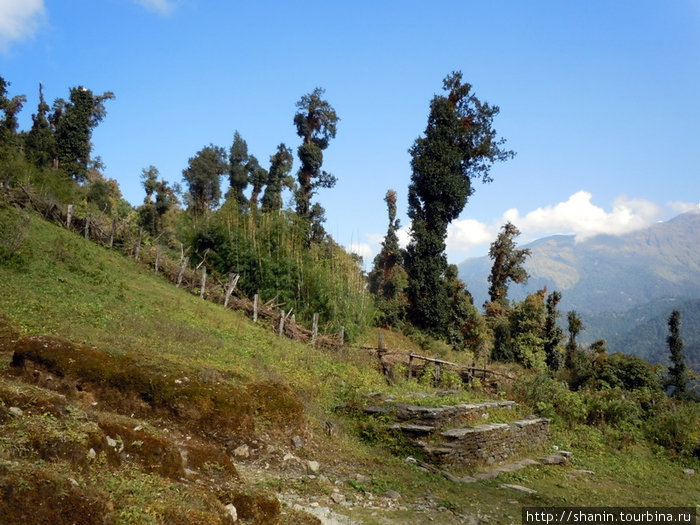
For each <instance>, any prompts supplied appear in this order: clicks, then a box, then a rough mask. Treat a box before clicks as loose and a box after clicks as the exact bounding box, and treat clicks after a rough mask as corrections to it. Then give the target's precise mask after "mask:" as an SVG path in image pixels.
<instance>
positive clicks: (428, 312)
mask: <svg viewBox="0 0 700 525" xmlns="http://www.w3.org/2000/svg"><path fill="white" fill-rule="evenodd" d="M443 90H444V92H445V94H443V95H435V96H434V97H433V99H432V101H431V103H430V114H429V116H428V125H427V127H426V129H425V133H424V136H423V137H420V138H418V139H416V141H415V142H414V144H413V146H412V147H411V149H410V150H409V152H410V154H411V169H412V173H411V184H410V186H409V189H408V215H409V217H410V218H411V220H412V224H411V231H412V239H411V242H410V244H409V246H408V249H407V253H406V270H407V272H408V276H409V287H408V290H409V298H410V314H411V315H410V317H411V320H412V322H414V323H415V324H416V325H418V326H420V327H423V328H426V329H429V330H430V331H431V332H434V333H437V334H445V333H446V327H447V321H448V316H447V310H448V307H447V305H448V291H447V290H446V288H445V286H444V280H445V274H446V271H447V258H446V256H445V238H446V236H447V227H448V225H449V223H450V222H451V221H453V220H454V219H456V218H457V217H459V214H460V213H461V212H462V210H463V209H464V206H465V205H466V203H467V199H468V197H469V196H470V195H472V193H473V191H474V189H473V186H472V182H473V181H475V180H481V181H483V182H490V181H491V178H490V176H489V171H490V168H491V166H492V165H493V164H494V163H495V162H499V161H504V160H507V159H509V158H512V157H513V156H514V155H515V154H514V153H513V152H512V151H509V150H505V149H503V144H504V143H505V140H504V139H499V138H497V134H496V131H495V129H494V128H493V119H494V117H495V116H496V115H498V113H499V108H498V106H492V105H490V104H488V103H486V102H482V101H481V100H479V99H478V98H477V97H476V95H474V94H473V93H472V86H471V85H470V84H468V83H463V82H462V73H460V72H453V73H452V74H450V75H448V76H447V77H446V78H445V79H444V81H443Z"/></svg>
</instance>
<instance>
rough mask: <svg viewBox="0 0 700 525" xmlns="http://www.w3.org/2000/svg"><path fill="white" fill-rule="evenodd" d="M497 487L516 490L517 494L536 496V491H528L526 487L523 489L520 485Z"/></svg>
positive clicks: (505, 484)
mask: <svg viewBox="0 0 700 525" xmlns="http://www.w3.org/2000/svg"><path fill="white" fill-rule="evenodd" d="M499 487H500V488H502V489H511V490H517V491H518V492H524V493H525V494H537V491H536V490H533V489H529V488H527V487H523V486H522V485H513V484H511V483H502V484H501V485H499Z"/></svg>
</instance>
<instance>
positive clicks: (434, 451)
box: [424, 418, 550, 467]
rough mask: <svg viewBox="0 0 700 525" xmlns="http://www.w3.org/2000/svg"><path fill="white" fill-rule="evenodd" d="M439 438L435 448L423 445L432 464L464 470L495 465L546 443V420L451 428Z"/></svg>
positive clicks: (547, 437) (547, 426) (547, 432)
mask: <svg viewBox="0 0 700 525" xmlns="http://www.w3.org/2000/svg"><path fill="white" fill-rule="evenodd" d="M440 436H441V438H442V439H443V440H444V442H443V443H441V444H440V445H439V446H430V445H424V450H425V452H426V454H427V455H428V456H430V457H431V459H433V460H434V461H438V462H440V463H444V464H447V465H454V466H467V467H471V466H477V465H484V464H490V463H497V462H500V461H504V460H507V459H509V458H511V457H514V456H517V455H519V454H521V453H522V452H523V451H525V450H526V449H529V448H536V447H539V446H541V445H543V444H545V443H546V442H547V441H549V439H550V434H549V419H547V418H536V419H524V420H521V421H514V422H513V423H511V424H506V423H491V424H487V425H479V426H476V427H472V428H455V429H452V430H447V431H445V432H441V433H440Z"/></svg>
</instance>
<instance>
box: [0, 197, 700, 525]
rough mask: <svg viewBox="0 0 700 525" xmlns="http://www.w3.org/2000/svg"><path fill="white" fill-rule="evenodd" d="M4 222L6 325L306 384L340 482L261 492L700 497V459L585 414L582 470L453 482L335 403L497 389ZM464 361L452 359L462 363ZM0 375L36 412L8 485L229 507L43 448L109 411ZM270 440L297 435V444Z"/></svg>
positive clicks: (200, 509) (508, 513) (309, 413)
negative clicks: (401, 376)
mask: <svg viewBox="0 0 700 525" xmlns="http://www.w3.org/2000/svg"><path fill="white" fill-rule="evenodd" d="M0 225H2V228H0V321H1V320H2V319H5V320H6V323H3V322H0V325H3V324H9V325H11V326H12V327H14V329H16V330H17V331H19V332H20V334H21V335H25V336H26V335H53V336H57V337H61V338H64V339H67V340H69V341H72V342H74V343H81V344H86V345H90V346H94V347H96V348H97V349H99V350H101V351H105V352H107V353H109V354H111V355H113V356H115V357H117V358H118V357H123V356H128V357H129V358H131V359H132V360H133V361H134V362H135V363H137V364H139V366H141V367H143V370H144V371H156V370H157V371H159V373H168V371H177V372H178V374H183V375H191V376H192V377H193V378H195V377H199V378H204V377H209V378H213V379H212V380H213V381H219V382H221V384H223V385H224V386H226V385H231V388H237V389H248V388H252V387H251V385H268V384H279V385H286V386H288V387H289V388H290V389H291V391H292V392H293V393H294V394H295V396H297V398H298V399H299V400H301V402H302V404H303V407H304V423H303V428H302V429H301V430H300V432H302V433H303V434H304V436H305V446H304V448H303V449H302V450H300V451H295V452H294V453H295V454H298V455H300V456H302V457H304V458H309V459H315V460H317V461H319V462H320V463H321V464H322V466H323V471H324V476H325V477H326V480H327V481H323V480H320V479H318V478H317V479H316V480H311V481H308V480H307V481H300V480H299V479H298V478H291V477H290V478H287V477H285V476H283V475H278V474H275V473H274V472H272V473H271V474H270V475H268V476H263V477H262V478H261V479H258V480H256V481H255V482H254V483H253V484H252V488H256V489H265V490H269V491H272V492H276V491H287V492H296V493H299V494H302V495H304V497H309V498H311V497H315V498H321V499H322V498H324V497H326V498H327V496H328V494H330V491H331V489H332V487H333V486H336V485H334V484H335V482H336V481H337V482H339V485H337V486H340V487H342V490H343V491H344V493H345V494H347V496H348V497H349V498H355V499H361V498H366V497H367V495H368V494H372V495H373V496H374V497H375V498H381V494H382V493H383V492H385V491H386V490H389V489H392V490H396V491H398V492H399V493H401V494H402V496H403V498H402V501H403V502H407V503H408V502H410V503H421V502H423V503H426V505H427V504H428V503H429V502H431V501H434V508H432V510H429V511H427V512H428V514H429V515H430V516H432V517H434V519H435V522H436V523H460V522H463V521H464V520H463V519H462V518H460V516H461V515H467V514H469V515H475V516H476V515H483V514H487V515H488V516H489V517H490V520H491V522H493V523H510V522H514V523H518V522H519V521H520V518H519V516H520V506H521V505H524V504H528V505H569V504H571V505H620V504H625V505H660V506H663V505H700V496H699V495H700V476H699V475H697V474H696V476H694V477H690V476H687V475H685V474H683V472H682V471H683V468H686V467H692V468H695V469H696V470H699V469H698V467H699V466H700V465H699V464H698V461H697V460H690V459H682V458H680V457H673V456H671V455H669V454H668V453H667V452H665V451H663V450H660V449H652V447H651V446H650V445H648V444H647V442H645V441H643V440H639V441H637V442H634V443H632V444H631V445H629V446H628V447H627V448H620V445H619V443H616V444H611V443H610V442H609V441H608V437H607V436H606V435H604V434H603V433H602V432H601V431H599V430H598V429H596V428H593V427H586V426H582V425H578V426H576V425H574V426H572V427H563V426H561V427H560V426H555V427H554V442H555V443H557V444H558V445H560V446H561V447H562V448H566V449H570V450H572V451H573V452H574V459H573V465H572V466H571V467H562V466H552V467H540V468H528V469H525V470H523V471H519V472H517V473H512V474H507V475H502V476H501V477H499V478H498V480H496V481H493V482H479V483H475V484H466V485H462V484H459V485H457V484H454V483H450V482H448V481H447V480H445V479H443V478H442V477H440V476H437V475H435V474H428V473H425V472H423V471H421V470H419V469H417V468H415V467H414V466H411V465H407V464H406V463H405V462H404V457H402V456H394V455H392V454H391V451H390V450H389V448H390V447H385V446H383V444H382V443H376V444H375V445H374V446H372V445H371V444H369V443H367V442H366V441H363V440H362V439H360V437H359V433H358V419H356V418H355V417H353V416H352V415H347V414H343V413H339V412H336V411H334V408H335V407H336V406H337V405H339V404H341V403H345V402H348V401H352V400H355V401H357V400H358V399H364V397H363V396H364V395H365V394H367V393H369V392H373V391H379V392H382V393H384V394H392V395H396V396H397V398H396V400H397V401H400V402H406V403H410V404H423V405H427V406H439V405H441V404H448V403H455V402H474V401H481V400H484V399H487V398H489V397H493V396H490V395H488V394H486V393H484V392H481V391H479V390H478V389H477V390H469V389H464V390H460V391H459V392H458V393H457V394H454V395H451V396H448V397H445V398H435V397H431V398H416V397H411V396H410V394H411V393H413V392H416V391H421V392H431V391H434V390H435V389H433V388H432V387H431V386H430V385H420V384H417V383H416V382H415V381H411V382H406V381H398V382H397V384H396V385H395V386H388V385H387V384H386V381H385V379H384V378H383V377H382V376H381V375H380V374H379V372H378V371H377V363H376V358H373V357H369V356H368V355H367V352H365V351H363V350H360V349H358V348H346V349H342V350H339V351H337V350H323V349H314V348H312V347H311V346H310V345H306V344H300V343H295V342H293V341H290V340H289V339H286V338H279V337H277V335H276V334H275V331H274V330H273V329H272V327H270V326H269V325H266V324H264V323H259V324H253V323H252V322H251V321H250V320H249V319H247V318H246V317H245V316H244V315H243V314H242V313H240V312H235V311H231V310H225V309H224V308H223V307H222V306H220V305H217V304H213V303H211V302H208V301H204V300H202V299H200V298H199V297H198V296H197V294H196V293H192V292H190V291H187V290H183V289H177V288H176V287H175V286H174V285H172V284H171V283H170V282H168V281H166V280H165V279H164V278H162V277H158V276H155V275H153V273H152V271H148V270H146V269H145V268H143V267H141V266H139V264H137V263H136V262H135V261H133V260H131V259H128V258H125V257H123V256H122V255H119V254H117V253H115V252H111V251H109V250H108V249H106V248H103V247H100V246H97V245H94V244H92V243H90V242H87V241H85V240H84V239H83V238H81V237H80V236H79V235H76V234H74V233H70V232H67V231H65V230H63V229H61V228H58V227H56V226H53V225H51V224H49V223H46V222H44V221H43V220H41V219H40V218H39V217H37V216H35V215H33V214H31V213H28V212H18V211H17V210H15V209H14V208H9V207H7V206H5V207H3V206H2V205H0ZM0 328H2V326H0ZM0 336H2V330H0ZM361 341H362V343H361V344H367V345H368V346H371V345H374V344H376V331H368V333H367V334H366V335H365V336H364V338H361ZM385 342H386V343H387V346H388V347H389V348H396V349H406V350H414V351H417V352H420V350H419V348H418V347H417V346H416V345H415V344H413V343H410V342H408V341H407V340H405V339H402V338H401V337H400V336H399V335H398V334H387V335H385ZM404 347H406V348H404ZM0 350H2V348H0ZM10 355H11V354H9V353H7V351H5V353H0V365H1V366H2V368H3V369H5V368H6V365H7V364H8V363H9V360H10ZM459 357H460V356H459V355H456V354H455V355H449V358H450V359H451V360H452V359H457V358H459ZM467 361H469V358H468V356H466V355H465V362H467ZM164 371H165V372H164ZM0 387H1V388H0V398H1V399H2V400H3V404H2V407H3V408H2V411H0V412H2V413H3V414H5V413H6V411H7V408H9V406H14V405H17V406H20V405H21V407H23V409H28V410H29V411H30V412H31V415H30V417H27V418H24V419H22V420H14V419H9V418H10V416H8V415H6V416H3V417H5V419H4V420H3V425H2V427H0V428H2V436H3V439H0V482H3V483H4V481H3V480H9V481H8V482H12V483H15V482H17V480H22V479H25V480H27V481H26V483H29V484H30V485H31V483H33V482H34V481H32V480H33V479H34V478H33V477H32V476H35V475H37V474H36V473H37V472H42V473H44V474H45V475H46V476H49V477H50V478H51V479H53V477H52V476H59V477H60V476H63V478H62V479H66V478H69V477H70V478H73V479H75V480H76V481H77V482H78V484H79V485H80V486H81V487H83V488H85V487H94V488H95V490H98V491H102V493H103V494H107V495H108V499H110V501H113V502H116V506H115V509H114V513H115V515H116V522H117V523H165V522H168V520H170V522H173V523H175V522H178V521H177V519H180V518H177V519H175V518H173V517H172V516H170V517H169V515H168V510H167V509H169V508H176V509H180V510H178V512H180V514H178V516H180V517H181V521H180V522H183V523H185V522H189V523H200V522H202V523H206V520H207V519H209V518H207V516H208V514H207V513H211V515H214V514H216V513H217V512H220V511H221V508H220V504H219V503H218V502H217V501H218V500H216V498H214V497H213V496H212V494H211V492H207V491H206V490H204V489H202V488H201V487H199V486H197V485H196V484H183V483H181V482H179V481H176V480H169V479H164V478H163V477H162V476H159V475H157V474H156V473H153V472H147V471H145V470H144V469H143V468H141V467H139V466H138V464H136V463H134V464H132V465H126V466H122V467H121V468H120V469H118V470H114V469H112V470H110V468H109V465H107V464H106V463H105V462H106V461H107V458H106V456H103V455H102V454H99V455H98V459H97V460H96V461H95V462H94V463H92V464H90V466H89V467H88V468H78V467H76V466H75V465H74V464H73V463H71V461H70V458H68V459H66V458H56V457H50V455H48V456H47V457H46V458H39V457H37V450H44V449H50V448H51V446H52V444H53V445H55V444H56V443H62V442H66V443H68V445H65V447H66V450H70V446H69V445H70V444H71V443H72V444H76V445H77V446H78V445H79V446H84V445H85V443H86V440H89V438H90V432H92V431H93V430H94V422H92V420H86V419H85V417H84V415H83V414H84V411H83V409H82V408H80V407H79V406H78V404H77V402H76V401H70V400H69V401H68V405H69V406H70V407H72V408H71V410H70V411H69V412H68V413H67V414H65V413H62V414H63V415H56V414H53V413H52V412H51V410H52V409H50V407H51V406H55V405H56V399H55V396H56V395H57V394H55V393H52V392H50V391H48V390H46V389H43V388H40V387H37V386H31V385H27V384H26V383H23V382H20V381H19V380H18V379H14V378H6V379H3V380H2V382H1V383H0ZM285 388H286V387H285ZM249 392H250V391H249ZM46 407H48V408H46ZM532 409H533V407H521V408H520V409H519V410H521V411H522V412H519V414H523V415H525V414H526V413H529V411H530V410H532ZM271 414H272V415H271ZM512 414H515V412H512V413H511V412H505V411H504V412H503V413H502V414H501V413H499V414H498V417H497V418H496V419H499V418H500V419H503V420H508V419H510V418H511V415H512ZM128 415H129V414H126V416H128ZM327 420H329V421H332V422H333V423H335V425H336V428H337V429H338V431H337V432H336V434H335V435H333V436H329V435H326V433H325V432H324V421H327ZM491 420H492V419H489V421H491ZM166 423H167V422H165V421H163V420H158V419H153V420H149V421H144V426H147V427H148V428H151V429H152V432H153V434H154V436H155V437H154V439H156V438H157V439H166V438H168V434H165V433H163V432H164V431H163V428H164V427H167V424H166ZM277 426H278V423H277V421H276V420H275V417H274V407H272V408H271V411H268V412H265V413H264V414H263V415H260V416H258V421H257V425H256V431H255V432H256V434H255V436H248V438H250V439H253V438H262V436H263V435H265V434H270V435H272V434H273V431H274V430H275V429H276V427H277ZM41 428H45V429H46V432H45V433H43V434H42V433H41V432H40V430H38V429H41ZM42 440H43V441H42ZM268 444H269V445H274V446H276V447H278V448H282V449H284V448H285V447H287V448H288V447H289V445H288V444H287V443H286V442H281V441H280V442H274V441H271V442H269V443H268ZM13 447H14V448H15V450H13ZM32 454H34V455H32ZM13 462H15V463H13ZM576 469H586V470H592V471H594V472H595V474H594V475H593V476H587V475H581V474H575V473H573V471H574V470H576ZM358 473H362V474H365V475H366V476H368V481H366V482H357V481H352V482H351V481H349V480H353V479H354V476H355V475H356V474H358ZM44 474H41V475H42V476H43V475H44ZM212 475H214V474H212ZM303 479H306V478H303ZM503 482H512V483H519V484H522V485H525V486H528V487H531V488H534V489H536V490H537V491H538V494H537V495H534V496H527V495H523V494H520V493H514V492H507V491H505V490H504V489H500V488H499V484H500V483H503ZM37 483H39V482H37ZM57 483H58V482H57ZM238 483H242V484H244V485H245V484H246V483H248V482H246V480H241V481H240V482H238ZM61 487H64V485H61ZM248 488H251V485H248ZM61 490H64V488H61ZM76 490H77V489H76ZM81 490H82V489H81ZM78 496H79V498H78ZM100 497H101V496H100ZM100 497H98V496H95V495H94V494H92V492H89V491H87V489H85V491H84V494H83V493H81V494H79V495H77V496H76V498H78V499H79V501H87V502H93V501H99V500H100ZM81 498H82V499H81ZM399 506H400V505H398V506H397V507H396V508H393V509H388V510H384V511H381V512H380V515H377V516H373V515H372V513H373V512H375V513H376V512H377V511H375V510H372V509H361V508H355V509H354V510H353V511H352V515H353V518H355V519H358V520H360V522H361V523H391V522H392V521H387V520H393V522H394V523H405V524H410V523H424V522H425V521H426V515H425V514H422V513H420V512H418V513H417V512H415V509H408V510H401V509H400V508H398V507H399ZM339 510H342V509H339ZM183 516H186V517H187V520H189V521H187V520H186V519H185V518H183ZM198 516H199V518H198ZM198 520H199V521H198ZM460 520H461V521H460ZM292 522H293V521H290V523H292Z"/></svg>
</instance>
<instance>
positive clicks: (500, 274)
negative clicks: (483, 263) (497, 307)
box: [488, 222, 530, 305]
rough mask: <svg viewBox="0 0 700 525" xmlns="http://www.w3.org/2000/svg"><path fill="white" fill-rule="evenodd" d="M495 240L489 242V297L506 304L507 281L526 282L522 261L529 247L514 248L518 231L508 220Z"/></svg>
mask: <svg viewBox="0 0 700 525" xmlns="http://www.w3.org/2000/svg"><path fill="white" fill-rule="evenodd" d="M502 230H503V231H502V232H501V233H499V234H498V237H497V238H496V240H495V241H494V242H493V243H492V244H491V248H490V249H489V257H491V259H492V260H493V265H492V266H491V275H489V278H488V280H489V283H491V285H490V286H489V298H490V299H491V301H498V302H500V303H501V304H503V305H507V304H508V281H513V282H514V283H524V282H527V279H528V277H529V276H528V274H527V271H526V270H525V268H524V267H523V263H524V262H525V259H526V258H527V257H528V256H529V255H530V250H529V249H524V250H516V249H515V241H514V239H515V238H516V237H517V236H518V235H520V231H519V230H518V229H517V228H516V227H515V226H514V225H513V224H512V223H510V222H507V223H506V224H505V225H504V226H503V227H502Z"/></svg>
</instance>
